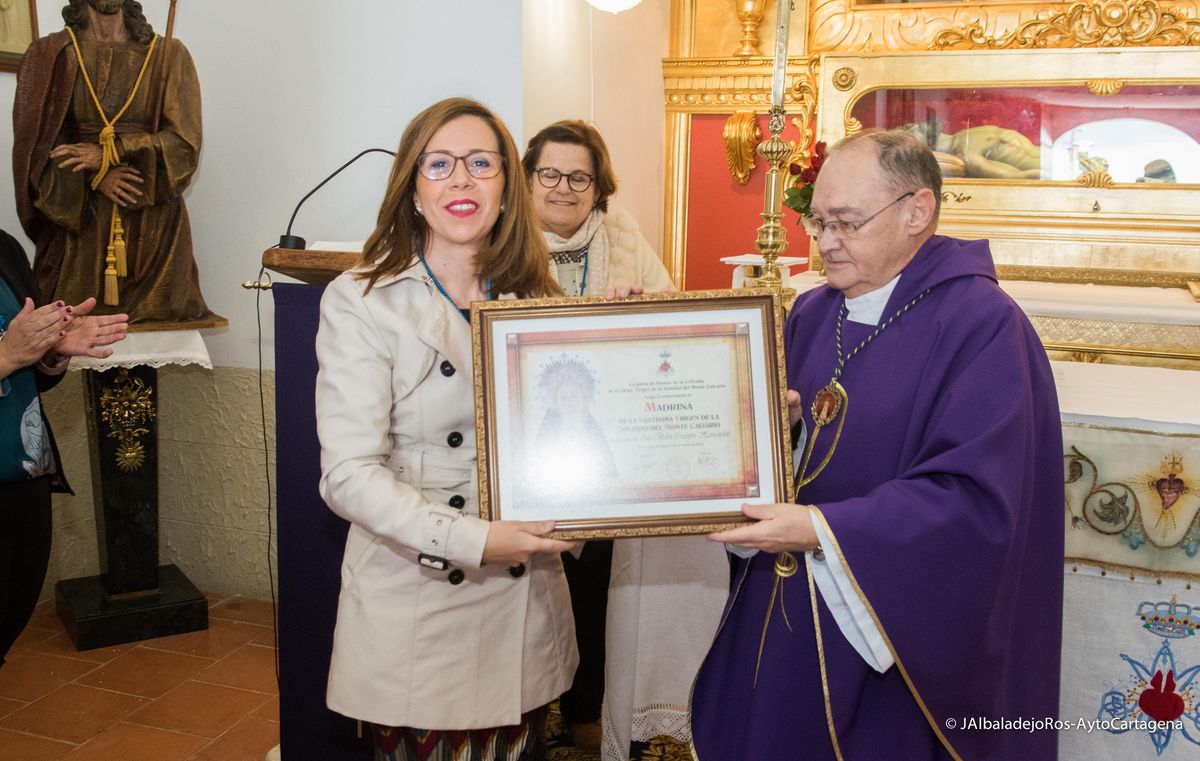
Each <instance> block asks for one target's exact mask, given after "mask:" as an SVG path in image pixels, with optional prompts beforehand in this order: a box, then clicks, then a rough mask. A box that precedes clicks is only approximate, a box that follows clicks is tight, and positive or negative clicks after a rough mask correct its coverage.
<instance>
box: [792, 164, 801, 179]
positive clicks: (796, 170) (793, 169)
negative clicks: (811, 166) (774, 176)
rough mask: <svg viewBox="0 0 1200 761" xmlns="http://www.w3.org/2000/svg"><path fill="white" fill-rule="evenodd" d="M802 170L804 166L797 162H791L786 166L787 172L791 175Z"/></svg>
mask: <svg viewBox="0 0 1200 761" xmlns="http://www.w3.org/2000/svg"><path fill="white" fill-rule="evenodd" d="M803 171H804V167H802V166H800V165H799V164H791V165H790V166H788V173H789V174H791V175H792V176H793V177H795V176H796V175H798V174H800V173H801V172H803Z"/></svg>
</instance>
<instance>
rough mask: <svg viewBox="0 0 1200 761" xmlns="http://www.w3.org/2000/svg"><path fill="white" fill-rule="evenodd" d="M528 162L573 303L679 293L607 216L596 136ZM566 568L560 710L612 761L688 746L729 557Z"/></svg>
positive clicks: (632, 226) (578, 136)
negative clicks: (572, 654)
mask: <svg viewBox="0 0 1200 761" xmlns="http://www.w3.org/2000/svg"><path fill="white" fill-rule="evenodd" d="M523 163H524V166H525V175H526V177H527V178H528V180H529V189H530V191H531V194H532V196H533V205H534V210H535V211H536V213H537V215H538V218H539V221H540V222H541V226H542V235H543V237H544V238H545V239H546V243H547V244H548V246H549V248H550V258H551V265H550V271H551V274H552V275H553V276H554V278H555V279H556V280H557V281H558V284H559V285H560V286H561V287H562V289H563V292H564V293H566V294H567V295H568V296H584V295H596V294H603V293H605V292H606V291H610V290H611V291H614V292H622V291H625V290H627V289H629V290H635V291H636V290H637V289H638V288H640V289H641V290H643V291H645V292H647V293H655V292H658V291H667V290H673V289H674V286H673V284H672V283H671V279H670V276H668V275H667V270H666V268H664V267H663V264H662V260H661V259H659V256H658V254H657V253H655V251H654V249H653V248H651V246H650V244H649V243H648V242H646V239H645V238H644V237H642V234H641V232H639V231H638V227H637V223H636V222H634V221H633V218H632V217H631V216H629V215H628V214H626V213H624V212H620V211H613V210H610V209H609V207H608V201H609V198H611V196H612V194H613V193H614V192H616V189H617V179H616V175H615V173H614V172H613V167H612V161H611V160H610V159H609V154H608V148H607V146H606V145H605V144H604V139H603V138H602V137H601V136H600V133H599V132H598V131H597V130H596V128H595V127H593V126H591V125H590V124H587V123H586V122H583V121H578V120H570V121H561V122H555V123H554V124H551V125H550V126H548V127H546V128H545V129H543V130H541V131H540V132H538V133H537V134H536V135H535V136H534V137H533V139H532V140H530V141H529V146H528V147H527V148H526V150H525V156H524V158H523ZM563 564H564V570H565V571H566V573H567V582H568V584H569V585H570V588H571V607H572V609H573V612H574V614H575V626H576V637H577V642H578V645H579V651H580V663H579V670H578V671H577V672H576V676H575V681H574V683H573V684H572V686H571V689H570V690H569V691H568V692H567V693H566V694H565V695H563V697H562V700H561V707H562V712H563V718H564V719H565V720H566V721H567V723H568V724H569V725H570V727H571V731H572V735H573V738H574V741H575V744H576V745H578V746H581V747H590V748H595V747H596V746H598V745H599V746H600V749H601V751H602V758H603V759H604V761H618V760H619V761H625V759H627V758H629V746H630V742H631V741H633V740H637V741H648V740H650V739H651V738H653V737H656V736H659V735H670V736H672V737H674V738H676V739H678V740H680V741H683V742H686V741H688V740H689V739H690V736H689V731H688V721H687V703H688V693H689V691H690V688H691V683H692V679H693V677H694V676H695V674H696V671H697V670H698V669H699V667H700V662H701V660H702V659H703V658H704V654H705V653H706V652H707V650H708V645H709V644H710V642H711V640H712V636H713V634H714V632H715V631H716V627H717V619H718V618H719V616H720V613H721V608H722V606H723V605H724V603H725V596H726V593H727V590H728V582H729V566H728V563H727V561H726V559H725V555H724V552H723V551H722V549H721V548H720V546H718V545H714V544H712V543H711V542H708V541H706V540H705V539H704V538H703V537H690V536H689V537H669V538H668V537H663V538H655V539H622V540H619V541H617V542H616V543H615V547H614V543H613V542H611V541H608V542H595V541H593V542H588V543H587V544H586V545H585V546H584V549H583V552H582V553H581V554H580V556H579V557H578V558H574V557H572V556H570V555H564V563H563ZM606 632H607V635H606ZM602 699H603V721H602V724H603V729H601V726H600V724H599V723H598V722H599V721H600V720H601V713H602V711H601V703H602ZM601 735H602V736H601Z"/></svg>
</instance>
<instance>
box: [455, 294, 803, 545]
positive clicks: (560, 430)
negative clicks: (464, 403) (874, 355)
mask: <svg viewBox="0 0 1200 761" xmlns="http://www.w3.org/2000/svg"><path fill="white" fill-rule="evenodd" d="M781 315H782V310H781V309H780V305H779V296H778V294H777V293H775V292H774V291H771V290H766V289H756V290H740V291H703V292H691V293H670V294H656V295H652V296H641V297H635V298H634V299H631V300H628V301H615V302H607V301H604V300H603V298H600V297H589V298H582V299H581V298H551V299H529V300H521V301H492V302H477V303H474V304H472V305H471V324H472V327H473V330H474V361H475V412H476V420H477V425H476V435H477V437H478V451H479V510H480V515H482V516H483V517H484V518H486V519H489V520H500V519H505V520H553V521H555V522H556V523H557V526H556V528H555V536H556V537H561V538H600V537H622V536H651V535H659V534H696V533H707V532H709V531H714V530H719V529H722V528H728V527H729V526H730V525H731V524H739V523H744V522H745V518H744V516H743V515H742V513H741V507H742V505H743V504H744V503H748V502H749V503H763V504H769V503H773V502H788V501H790V499H789V497H788V495H789V494H790V493H791V481H792V471H791V454H790V447H789V444H790V436H789V433H788V428H787V425H786V423H785V422H784V421H786V420H787V403H786V399H785V396H784V394H785V388H786V387H785V378H784V364H783V325H782V322H781Z"/></svg>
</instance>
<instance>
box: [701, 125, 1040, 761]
mask: <svg viewBox="0 0 1200 761" xmlns="http://www.w3.org/2000/svg"><path fill="white" fill-rule="evenodd" d="M940 200H941V173H940V171H939V169H938V164H937V161H936V160H935V159H934V157H933V155H932V154H931V153H929V151H928V150H927V149H926V148H925V147H924V146H923V145H921V144H920V143H919V142H917V141H916V140H914V139H912V138H911V137H909V136H907V135H903V134H900V133H895V132H878V131H874V132H863V133H860V134H858V135H855V136H853V137H850V138H847V139H846V140H844V141H842V143H840V144H839V145H838V146H837V147H836V148H835V149H834V150H832V151H831V152H830V154H829V158H828V160H827V162H826V164H825V166H824V167H823V169H822V171H821V174H820V176H819V177H818V179H817V182H816V187H815V190H814V194H813V202H812V210H811V212H810V214H809V215H808V216H807V217H806V218H805V220H804V223H805V227H806V229H807V230H808V232H809V234H810V235H812V236H813V237H814V238H815V239H816V240H817V243H818V246H819V247H820V251H821V255H822V256H823V257H824V258H825V262H826V268H827V273H828V284H827V285H825V286H822V287H820V288H817V289H816V290H813V291H809V292H808V293H805V294H803V295H802V296H801V297H800V299H799V300H798V301H797V302H796V305H795V306H794V307H793V309H792V312H791V315H790V317H789V318H788V322H787V329H786V351H787V371H788V387H789V389H792V391H789V396H790V397H791V399H790V401H791V402H792V403H793V404H792V413H793V414H792V417H793V420H792V423H793V426H794V429H793V430H794V433H795V434H796V436H794V438H799V440H800V444H799V447H798V449H797V455H798V456H797V458H796V461H797V463H801V462H803V461H804V460H805V459H806V457H805V453H806V452H807V453H808V456H807V462H806V463H805V464H804V465H803V466H802V469H803V471H804V472H803V474H802V478H801V479H800V482H801V483H802V484H803V485H802V486H801V488H800V490H799V494H798V499H797V500H796V502H797V503H798V504H789V505H767V506H759V507H754V506H749V505H748V506H746V508H745V512H746V514H747V515H748V516H750V517H751V518H754V519H756V521H757V522H755V523H754V524H751V525H750V526H745V527H741V528H737V529H733V530H730V531H725V532H722V533H720V534H715V535H713V537H712V538H713V539H715V540H718V541H723V542H727V543H728V544H729V545H730V546H731V549H732V550H734V551H737V552H738V554H740V555H743V556H747V557H745V558H744V559H743V560H741V562H740V565H739V568H738V570H737V572H736V573H735V575H734V579H733V583H732V587H731V592H730V596H729V601H728V603H727V607H726V613H725V618H724V620H723V622H722V625H721V628H720V630H719V631H718V633H717V636H716V639H715V641H714V643H713V645H712V648H711V650H710V651H709V654H708V656H707V658H706V660H705V662H704V665H703V667H702V668H701V670H700V674H699V676H698V677H697V680H696V684H695V688H694V691H693V699H692V735H693V738H694V739H693V743H694V746H695V747H694V750H695V753H696V757H697V759H698V760H699V761H782V760H784V759H803V760H804V761H824V760H825V759H845V760H846V761H891V760H892V759H896V760H900V761H925V760H926V759H939V760H940V759H965V760H967V761H1013V760H1019V761H1053V759H1055V758H1056V757H1057V736H1056V732H1055V730H1054V728H1053V723H1054V721H1055V719H1056V718H1057V716H1058V685H1059V648H1060V645H1061V639H1062V578H1063V576H1062V560H1063V514H1062V510H1063V464H1062V438H1061V432H1060V422H1059V414H1058V403H1057V398H1056V394H1055V388H1054V380H1053V377H1052V375H1051V372H1050V365H1049V363H1048V361H1047V359H1046V354H1045V351H1044V350H1043V349H1042V345H1041V342H1040V341H1039V340H1038V336H1037V334H1036V333H1035V332H1034V330H1033V327H1032V326H1031V325H1030V324H1029V321H1028V320H1027V319H1026V317H1025V315H1024V314H1023V313H1022V311H1021V309H1020V308H1019V307H1018V306H1017V305H1016V304H1015V303H1014V302H1013V301H1012V299H1010V298H1009V297H1008V296H1007V295H1006V294H1005V293H1004V292H1003V291H1002V290H1001V289H1000V287H999V285H998V284H997V282H996V272H995V266H994V264H993V262H992V257H991V254H990V252H989V250H988V245H987V242H986V241H965V240H956V239H954V238H947V237H943V236H940V235H935V234H934V233H935V228H936V226H937V216H938V210H939V206H940ZM797 393H798V395H799V399H797V398H796V394H797ZM800 400H803V401H802V402H801V401H800ZM835 441H836V446H834V443H835ZM831 449H832V456H830V457H829V459H828V462H827V463H826V464H824V467H822V464H823V461H824V460H825V458H826V456H827V454H828V453H829V452H830V451H831ZM814 474H815V478H813V475H814ZM810 479H811V480H810ZM804 481H808V482H807V483H803V482H804ZM754 550H757V552H756V553H755V554H753V555H750V553H751V552H753V551H754ZM1006 722H1007V723H1006ZM982 726H988V727H996V726H1000V727H1002V728H1000V729H993V728H989V729H983V728H980V727H982Z"/></svg>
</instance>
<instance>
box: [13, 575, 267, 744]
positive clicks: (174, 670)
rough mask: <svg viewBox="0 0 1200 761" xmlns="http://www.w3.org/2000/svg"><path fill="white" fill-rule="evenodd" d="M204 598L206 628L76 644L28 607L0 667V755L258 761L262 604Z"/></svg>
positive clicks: (263, 677)
mask: <svg viewBox="0 0 1200 761" xmlns="http://www.w3.org/2000/svg"><path fill="white" fill-rule="evenodd" d="M208 598H209V628H208V631H203V632H193V633H191V634H179V635H176V636H173V637H163V638H160V639H152V640H146V641H144V642H138V643H134V644H129V645H119V646H117V647H112V648H102V649H99V650H86V651H84V652H76V651H75V648H74V647H73V646H72V645H71V642H70V640H69V639H68V638H67V635H66V633H64V632H63V628H62V624H61V623H59V621H58V618H57V617H56V616H55V615H54V608H53V604H52V603H49V604H46V605H43V606H41V607H40V608H38V610H37V612H36V613H35V614H34V616H33V620H32V621H30V624H29V628H27V629H26V630H25V633H24V634H22V635H21V638H20V639H18V640H17V643H16V645H15V646H14V647H13V650H12V652H11V653H10V654H9V656H8V663H7V664H6V665H5V666H4V667H3V668H0V759H11V760H12V761H56V760H57V759H87V760H88V761H186V760H188V759H194V761H262V760H263V758H264V757H265V756H266V754H267V751H269V750H270V749H271V748H272V747H274V746H275V745H277V744H278V743H279V691H278V686H277V685H276V683H275V647H274V637H273V624H272V615H271V604H270V603H269V602H260V601H257V600H247V599H243V598H238V597H226V598H222V597H220V596H216V595H209V596H208Z"/></svg>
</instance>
